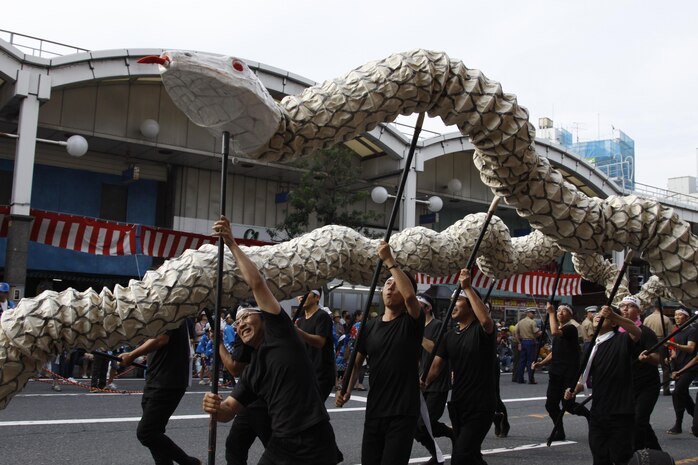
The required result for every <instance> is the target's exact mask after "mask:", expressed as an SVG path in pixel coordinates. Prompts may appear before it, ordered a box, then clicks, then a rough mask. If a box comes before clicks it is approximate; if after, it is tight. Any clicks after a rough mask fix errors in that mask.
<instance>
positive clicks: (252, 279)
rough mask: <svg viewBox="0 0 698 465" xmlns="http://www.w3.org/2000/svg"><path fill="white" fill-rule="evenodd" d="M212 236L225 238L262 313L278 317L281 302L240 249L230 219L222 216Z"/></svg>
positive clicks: (214, 226)
mask: <svg viewBox="0 0 698 465" xmlns="http://www.w3.org/2000/svg"><path fill="white" fill-rule="evenodd" d="M212 236H214V237H221V238H223V241H224V242H225V245H227V246H228V248H229V249H230V251H231V252H232V254H233V257H235V261H236V262H237V264H238V268H239V269H240V273H241V274H242V279H244V280H245V282H246V283H247V285H248V286H250V289H251V290H252V294H254V298H255V300H256V301H257V305H258V306H259V308H260V309H261V310H262V311H265V312H268V313H273V314H275V315H278V314H279V313H280V312H281V305H280V304H279V301H278V300H276V297H274V294H272V293H271V290H269V286H267V282H266V281H265V280H264V278H263V277H262V274H261V273H260V272H259V269H258V268H257V265H255V264H254V262H253V261H252V260H250V257H248V256H247V255H246V254H245V252H243V251H242V250H241V249H240V247H239V246H238V244H237V242H235V238H234V237H233V232H232V230H231V229H230V221H229V220H228V218H226V217H225V216H221V219H220V220H218V221H216V222H215V223H214V225H213V234H212Z"/></svg>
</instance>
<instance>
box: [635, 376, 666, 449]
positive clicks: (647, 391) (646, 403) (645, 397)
mask: <svg viewBox="0 0 698 465" xmlns="http://www.w3.org/2000/svg"><path fill="white" fill-rule="evenodd" d="M657 399H659V385H658V384H657V383H647V384H645V385H644V386H638V385H637V384H636V385H635V450H641V449H655V450H662V448H661V447H660V446H659V440H658V439H657V435H656V434H654V430H653V429H652V425H650V417H651V416H652V411H653V410H654V406H655V404H656V403H657Z"/></svg>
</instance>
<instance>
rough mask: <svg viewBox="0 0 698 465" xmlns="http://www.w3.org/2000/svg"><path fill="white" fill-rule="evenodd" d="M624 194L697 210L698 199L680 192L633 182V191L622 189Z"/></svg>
mask: <svg viewBox="0 0 698 465" xmlns="http://www.w3.org/2000/svg"><path fill="white" fill-rule="evenodd" d="M623 191H624V193H625V194H637V195H639V196H640V197H645V198H651V199H655V200H658V201H660V202H663V203H670V204H674V205H682V206H685V207H687V208H690V209H692V210H698V197H694V196H692V195H689V194H682V193H680V192H674V191H670V190H668V189H662V188H661V187H655V186H650V185H647V184H642V183H640V182H635V189H633V190H630V189H623Z"/></svg>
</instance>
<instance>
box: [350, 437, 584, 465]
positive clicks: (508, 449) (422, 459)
mask: <svg viewBox="0 0 698 465" xmlns="http://www.w3.org/2000/svg"><path fill="white" fill-rule="evenodd" d="M571 444H577V443H576V442H575V441H556V442H553V443H552V444H551V445H550V447H556V446H569V445H571ZM543 447H548V446H547V445H546V444H545V443H544V442H542V443H536V444H524V445H522V446H514V447H500V448H497V449H485V450H483V451H482V455H492V454H502V453H505V452H514V451H517V450H528V449H541V448H543ZM430 458H431V457H415V458H412V459H410V461H409V462H408V463H423V462H426V461H427V460H429V459H430ZM444 458H445V459H450V458H451V456H450V455H444ZM357 465H361V464H357Z"/></svg>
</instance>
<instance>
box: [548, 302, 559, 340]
mask: <svg viewBox="0 0 698 465" xmlns="http://www.w3.org/2000/svg"><path fill="white" fill-rule="evenodd" d="M545 311H546V312H548V315H549V318H548V320H549V321H550V335H551V336H562V329H560V322H558V321H557V315H556V314H555V307H553V304H551V303H550V302H548V303H547V304H546V305H545Z"/></svg>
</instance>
